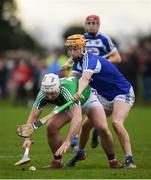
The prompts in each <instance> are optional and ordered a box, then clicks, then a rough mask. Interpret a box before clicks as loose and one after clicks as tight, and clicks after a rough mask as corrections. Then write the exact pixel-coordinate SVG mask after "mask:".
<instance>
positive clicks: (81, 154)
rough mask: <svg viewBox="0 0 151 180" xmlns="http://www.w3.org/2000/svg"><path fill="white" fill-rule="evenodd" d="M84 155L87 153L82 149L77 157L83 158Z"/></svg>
mask: <svg viewBox="0 0 151 180" xmlns="http://www.w3.org/2000/svg"><path fill="white" fill-rule="evenodd" d="M84 153H85V151H84V150H83V149H80V150H79V151H78V152H77V154H76V156H77V157H81V156H83V155H84Z"/></svg>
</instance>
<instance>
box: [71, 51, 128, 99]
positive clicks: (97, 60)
mask: <svg viewBox="0 0 151 180" xmlns="http://www.w3.org/2000/svg"><path fill="white" fill-rule="evenodd" d="M84 71H87V72H92V73H93V75H92V80H91V81H90V86H91V87H92V88H94V89H96V90H97V92H98V94H100V95H102V96H103V97H104V98H106V99H107V100H109V101H111V100H113V99H114V98H115V96H117V95H119V94H127V93H128V92H129V89H130V87H131V84H130V83H129V82H128V81H127V80H126V79H125V78H124V76H123V75H122V74H121V73H120V72H119V70H118V69H117V68H116V67H115V66H114V65H112V64H111V63H110V62H109V61H107V60H106V59H104V58H102V57H100V56H96V55H93V54H91V53H87V52H86V53H85V54H84V56H83V59H82V60H79V61H78V60H77V61H74V64H73V68H72V72H74V73H79V74H80V75H82V72H84Z"/></svg>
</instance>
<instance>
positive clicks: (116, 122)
mask: <svg viewBox="0 0 151 180" xmlns="http://www.w3.org/2000/svg"><path fill="white" fill-rule="evenodd" d="M112 126H113V128H114V129H116V130H119V129H121V127H123V122H122V121H120V120H113V121H112Z"/></svg>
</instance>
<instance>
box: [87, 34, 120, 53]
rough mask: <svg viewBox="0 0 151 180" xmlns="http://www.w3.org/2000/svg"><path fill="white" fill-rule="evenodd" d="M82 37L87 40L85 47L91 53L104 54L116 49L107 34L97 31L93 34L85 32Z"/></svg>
mask: <svg viewBox="0 0 151 180" xmlns="http://www.w3.org/2000/svg"><path fill="white" fill-rule="evenodd" d="M84 37H85V39H87V40H88V42H87V43H86V49H87V51H88V52H90V53H92V54H95V55H98V56H104V55H106V54H108V53H110V52H115V51H117V48H116V47H115V45H114V44H113V42H112V40H111V38H110V37H109V36H107V35H104V34H102V33H97V34H96V35H95V36H90V35H89V34H88V33H85V34H84Z"/></svg>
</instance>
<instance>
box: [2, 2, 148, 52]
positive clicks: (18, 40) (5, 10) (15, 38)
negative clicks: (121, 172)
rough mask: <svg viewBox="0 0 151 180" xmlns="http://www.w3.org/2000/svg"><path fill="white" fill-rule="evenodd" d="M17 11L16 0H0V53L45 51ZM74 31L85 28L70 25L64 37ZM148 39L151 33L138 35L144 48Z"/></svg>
mask: <svg viewBox="0 0 151 180" xmlns="http://www.w3.org/2000/svg"><path fill="white" fill-rule="evenodd" d="M16 11H17V5H16V2H15V0H0V42H1V43H0V53H4V52H6V51H7V50H17V49H20V48H24V49H30V50H32V51H36V52H38V53H44V52H45V51H46V49H45V48H44V47H43V46H41V45H40V44H39V43H38V42H37V41H36V40H35V39H34V38H33V37H31V35H30V34H28V33H27V32H26V31H25V30H24V29H23V28H22V24H21V22H20V20H19V19H18V18H17V17H16ZM74 33H81V34H83V33H84V28H83V27H82V26H80V25H79V26H70V27H68V28H67V29H66V30H65V31H64V33H63V38H64V39H65V38H67V37H68V36H69V35H72V34H74ZM146 41H149V42H151V34H149V35H147V36H139V35H138V42H139V46H141V47H142V48H143V46H144V43H145V42H146Z"/></svg>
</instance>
